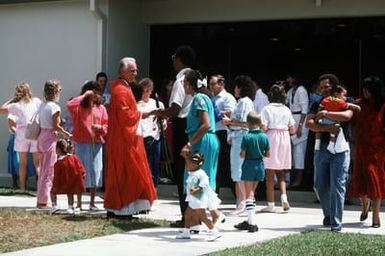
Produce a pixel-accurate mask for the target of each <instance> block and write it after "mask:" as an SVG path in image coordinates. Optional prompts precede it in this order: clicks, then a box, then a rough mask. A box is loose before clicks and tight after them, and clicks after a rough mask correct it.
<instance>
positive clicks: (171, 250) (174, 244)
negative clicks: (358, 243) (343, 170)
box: [0, 192, 385, 256]
mask: <svg viewBox="0 0 385 256" xmlns="http://www.w3.org/2000/svg"><path fill="white" fill-rule="evenodd" d="M289 194H290V192H289ZM35 200H36V199H35V198H33V197H32V198H31V197H10V196H2V197H0V207H15V206H17V207H26V208H30V207H34V206H35ZM85 201H87V198H86V197H85ZM297 201H298V200H297ZM59 202H60V203H59V204H60V205H61V207H62V208H63V209H65V205H66V198H65V197H62V196H61V197H59ZM97 202H98V206H99V207H102V199H101V198H98V200H97ZM85 205H86V204H84V206H85ZM264 206H265V203H264V202H257V211H259V210H260V209H261V208H263V207H264ZM234 208H235V205H234V204H229V203H224V204H222V205H221V210H222V211H223V213H225V215H226V216H227V217H226V222H225V223H224V224H222V225H221V226H220V228H221V233H222V237H221V238H219V239H218V240H217V241H214V242H206V241H205V238H206V235H207V234H206V232H201V233H200V234H198V235H193V236H192V239H191V240H176V239H175V236H176V234H177V232H178V229H175V228H168V227H160V228H150V229H143V230H136V231H131V232H127V233H122V234H115V235H109V236H104V237H98V238H93V239H87V240H79V241H74V242H69V243H62V244H55V245H51V246H44V247H37V248H33V249H27V250H22V251H17V252H12V253H6V254H4V255H23V256H25V255H28V256H29V255H38V256H45V255H47V256H48V255H49V256H56V255H57V256H59V255H63V256H64V255H66V256H67V255H71V256H75V255H92V256H99V255H100V256H105V255H129V254H131V255H132V254H134V255H151V256H153V255H173V256H176V255H202V254H206V253H210V252H214V251H219V250H224V249H226V248H232V247H238V246H243V245H250V244H253V243H256V242H262V241H266V240H269V239H274V238H279V237H282V236H286V235H289V234H296V233H300V232H303V231H308V230H329V229H328V228H324V227H323V226H322V219H323V216H322V211H321V209H320V205H319V204H313V203H310V202H304V203H292V208H291V209H290V211H289V212H288V213H283V212H282V211H281V209H280V208H279V207H277V209H278V211H277V212H276V213H261V212H257V224H258V226H259V232H256V233H248V232H246V231H238V230H236V229H235V228H234V227H233V226H234V225H235V224H237V223H238V222H241V221H243V220H245V219H246V217H238V216H237V217H235V216H230V215H229V212H230V211H232V210H233V209H234ZM359 216H360V207H359V206H357V205H356V206H347V207H346V208H345V211H344V218H343V229H342V232H352V233H363V234H381V235H385V229H384V228H379V229H373V228H371V227H370V224H371V215H369V218H368V220H367V221H366V222H364V223H361V222H360V221H359ZM140 217H141V218H149V219H162V220H163V219H165V220H177V219H179V218H180V215H179V206H178V202H177V200H176V199H173V198H172V199H161V200H157V201H156V202H155V204H154V207H153V209H152V211H151V212H150V214H148V215H140ZM381 218H382V219H384V215H383V214H382V215H381Z"/></svg>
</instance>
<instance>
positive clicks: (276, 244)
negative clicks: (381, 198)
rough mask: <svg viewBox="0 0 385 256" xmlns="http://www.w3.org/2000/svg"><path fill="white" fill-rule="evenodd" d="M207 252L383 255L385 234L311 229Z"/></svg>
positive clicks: (227, 254) (224, 255) (223, 255)
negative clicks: (261, 241) (255, 242)
mask: <svg viewBox="0 0 385 256" xmlns="http://www.w3.org/2000/svg"><path fill="white" fill-rule="evenodd" d="M209 255H211V256H230V255H231V256H233V255H296V256H298V255H365V256H368V255H385V237H384V236H380V235H364V234H350V233H336V232H330V231H311V232H304V233H301V234H295V235H289V236H286V237H283V238H280V239H275V240H270V241H266V242H263V243H257V244H254V245H251V246H243V247H238V248H234V249H227V250H224V251H220V252H216V253H212V254H209Z"/></svg>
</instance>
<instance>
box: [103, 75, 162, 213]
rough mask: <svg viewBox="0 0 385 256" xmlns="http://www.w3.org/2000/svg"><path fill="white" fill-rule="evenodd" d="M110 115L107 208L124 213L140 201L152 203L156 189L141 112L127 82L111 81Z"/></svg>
mask: <svg viewBox="0 0 385 256" xmlns="http://www.w3.org/2000/svg"><path fill="white" fill-rule="evenodd" d="M108 116H109V117H108V133H107V145H106V156H107V168H106V174H105V194H104V208H106V209H114V210H120V209H122V208H123V207H126V206H128V205H130V204H131V203H134V202H135V201H136V200H138V199H143V200H148V201H149V202H150V203H152V202H153V201H154V200H155V199H156V198H157V196H156V190H155V187H154V184H153V182H152V178H151V172H150V168H149V165H148V162H147V157H146V151H145V148H144V143H143V137H141V136H138V135H137V128H138V125H139V121H140V118H141V113H140V112H139V111H138V109H137V106H136V101H135V98H134V95H133V93H132V90H131V87H130V85H129V84H128V83H127V82H126V81H125V80H122V79H119V80H115V81H113V82H111V103H110V106H109V112H108Z"/></svg>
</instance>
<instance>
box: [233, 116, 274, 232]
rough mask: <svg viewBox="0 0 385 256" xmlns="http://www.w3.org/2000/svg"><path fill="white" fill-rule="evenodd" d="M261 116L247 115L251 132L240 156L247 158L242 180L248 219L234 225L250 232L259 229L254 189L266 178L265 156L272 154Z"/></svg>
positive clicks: (243, 166) (244, 138) (246, 137)
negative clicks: (262, 128) (263, 129)
mask: <svg viewBox="0 0 385 256" xmlns="http://www.w3.org/2000/svg"><path fill="white" fill-rule="evenodd" d="M261 124H262V122H261V116H260V114H258V113H257V112H254V111H251V112H250V113H249V114H248V115H247V125H248V127H249V132H248V133H247V134H245V135H243V138H242V144H241V153H240V157H241V158H245V160H244V162H243V164H242V176H241V180H242V182H244V185H245V189H246V211H247V215H248V219H247V221H243V222H241V223H239V224H237V225H235V226H234V227H235V228H237V229H240V230H248V231H249V232H256V231H258V226H257V224H256V218H255V198H254V191H255V189H256V188H257V186H258V182H259V181H263V180H264V179H265V167H264V164H263V158H264V157H269V156H270V152H269V150H270V146H269V138H268V137H267V135H266V134H265V133H264V132H263V131H262V130H261V129H260V127H261Z"/></svg>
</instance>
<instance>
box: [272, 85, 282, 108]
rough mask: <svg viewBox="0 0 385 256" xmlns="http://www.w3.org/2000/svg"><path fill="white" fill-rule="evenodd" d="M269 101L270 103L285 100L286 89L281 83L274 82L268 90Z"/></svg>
mask: <svg viewBox="0 0 385 256" xmlns="http://www.w3.org/2000/svg"><path fill="white" fill-rule="evenodd" d="M269 101H270V102H272V103H283V104H285V102H286V91H285V87H284V86H283V85H278V84H274V85H273V86H272V87H271V88H270V91H269Z"/></svg>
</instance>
